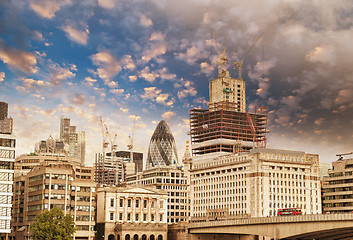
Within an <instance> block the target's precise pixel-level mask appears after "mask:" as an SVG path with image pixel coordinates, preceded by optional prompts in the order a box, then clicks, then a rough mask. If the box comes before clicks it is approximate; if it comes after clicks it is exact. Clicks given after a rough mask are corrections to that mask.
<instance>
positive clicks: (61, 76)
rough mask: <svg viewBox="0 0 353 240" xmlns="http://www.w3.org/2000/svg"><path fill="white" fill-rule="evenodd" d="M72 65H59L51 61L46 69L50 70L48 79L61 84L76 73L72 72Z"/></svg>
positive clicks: (55, 83)
mask: <svg viewBox="0 0 353 240" xmlns="http://www.w3.org/2000/svg"><path fill="white" fill-rule="evenodd" d="M72 69H75V68H72V67H67V66H64V67H61V66H60V65H59V64H57V63H52V64H50V65H49V67H48V70H49V72H50V81H51V83H52V84H54V85H59V84H63V83H64V82H65V80H66V79H68V78H73V77H75V76H76V73H73V72H72Z"/></svg>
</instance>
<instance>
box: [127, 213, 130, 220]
mask: <svg viewBox="0 0 353 240" xmlns="http://www.w3.org/2000/svg"><path fill="white" fill-rule="evenodd" d="M127 220H128V221H131V213H128V214H127Z"/></svg>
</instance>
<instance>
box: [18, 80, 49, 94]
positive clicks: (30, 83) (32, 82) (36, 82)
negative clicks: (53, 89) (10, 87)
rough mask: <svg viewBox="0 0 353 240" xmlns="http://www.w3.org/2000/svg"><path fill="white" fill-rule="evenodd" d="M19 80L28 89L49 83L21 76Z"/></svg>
mask: <svg viewBox="0 0 353 240" xmlns="http://www.w3.org/2000/svg"><path fill="white" fill-rule="evenodd" d="M21 80H22V82H23V85H24V87H25V88H26V90H29V91H35V90H39V89H41V88H43V87H45V86H48V85H49V84H48V83H46V82H44V81H42V80H34V79H31V78H22V79H21Z"/></svg>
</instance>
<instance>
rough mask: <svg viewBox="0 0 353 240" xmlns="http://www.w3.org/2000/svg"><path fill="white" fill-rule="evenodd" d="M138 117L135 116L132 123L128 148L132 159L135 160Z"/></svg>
mask: <svg viewBox="0 0 353 240" xmlns="http://www.w3.org/2000/svg"><path fill="white" fill-rule="evenodd" d="M136 118H137V115H135V116H134V124H133V125H132V129H131V133H130V135H129V144H128V145H127V148H128V149H129V150H130V161H131V162H133V161H134V134H135V127H136Z"/></svg>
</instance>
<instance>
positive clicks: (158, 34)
mask: <svg viewBox="0 0 353 240" xmlns="http://www.w3.org/2000/svg"><path fill="white" fill-rule="evenodd" d="M352 27H353V1H350V0H347V1H345V0H338V1H331V0H320V1H318V0H316V1H315V0H314V1H306V0H249V1H236V0H233V1H230V0H218V1H217V0H179V1H168V0H143V1H142V0H134V1H131V0H119V1H118V0H85V1H79V0H12V1H11V0H1V1H0V101H5V102H8V103H9V115H10V116H11V117H12V118H13V119H14V133H15V135H16V138H17V147H16V154H17V156H19V155H21V154H24V153H30V152H33V150H34V145H35V143H36V142H38V141H40V140H45V139H47V138H48V137H49V136H50V135H52V136H53V137H54V138H58V137H59V124H60V117H61V116H62V115H64V116H66V117H69V118H70V119H71V124H72V125H75V126H77V130H78V131H85V132H86V142H87V146H86V163H87V165H92V164H93V162H94V155H95V153H96V152H101V151H102V128H101V123H100V117H101V118H102V119H103V122H104V123H105V124H106V125H107V127H108V129H109V131H110V134H111V136H114V135H115V134H116V135H117V145H118V150H127V145H128V143H129V140H128V139H129V138H128V136H129V135H130V134H131V131H132V128H133V125H134V116H135V115H136V116H137V117H136V125H135V133H134V139H135V141H134V150H136V151H140V152H143V153H144V157H145V158H146V156H147V151H148V145H149V141H150V138H151V136H152V134H153V131H154V129H155V127H156V126H157V124H158V123H159V121H161V120H162V119H164V120H165V121H166V122H167V123H168V125H169V127H170V129H171V131H172V132H173V134H174V137H175V140H176V144H177V149H178V157H179V161H180V162H181V158H182V156H183V154H184V151H185V142H186V140H188V139H189V136H188V135H187V132H188V131H189V110H191V109H192V108H207V107H208V100H209V91H208V86H209V85H208V84H209V81H211V80H212V79H214V78H216V77H217V71H218V70H217V55H218V54H217V52H218V51H220V50H221V49H222V47H225V48H226V54H227V57H228V59H229V66H228V69H229V71H230V74H231V76H233V77H236V76H237V75H236V72H235V70H234V69H232V66H231V64H232V63H233V62H234V61H236V59H237V58H238V59H242V58H244V66H243V73H242V75H243V79H244V80H245V82H246V101H247V105H248V108H249V111H250V112H253V111H254V106H255V105H257V106H268V107H269V121H268V129H269V133H268V135H267V147H269V148H278V149H288V150H298V151H306V152H308V153H315V154H319V156H320V161H321V162H332V161H335V160H337V157H336V156H335V155H336V154H337V153H346V152H352V151H353V147H352V139H353V131H352V129H353V101H352V100H353V77H352V76H353V65H352V59H353V44H352V41H353V29H352ZM213 32H214V33H215V36H216V39H214V37H213V34H212V33H213Z"/></svg>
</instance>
